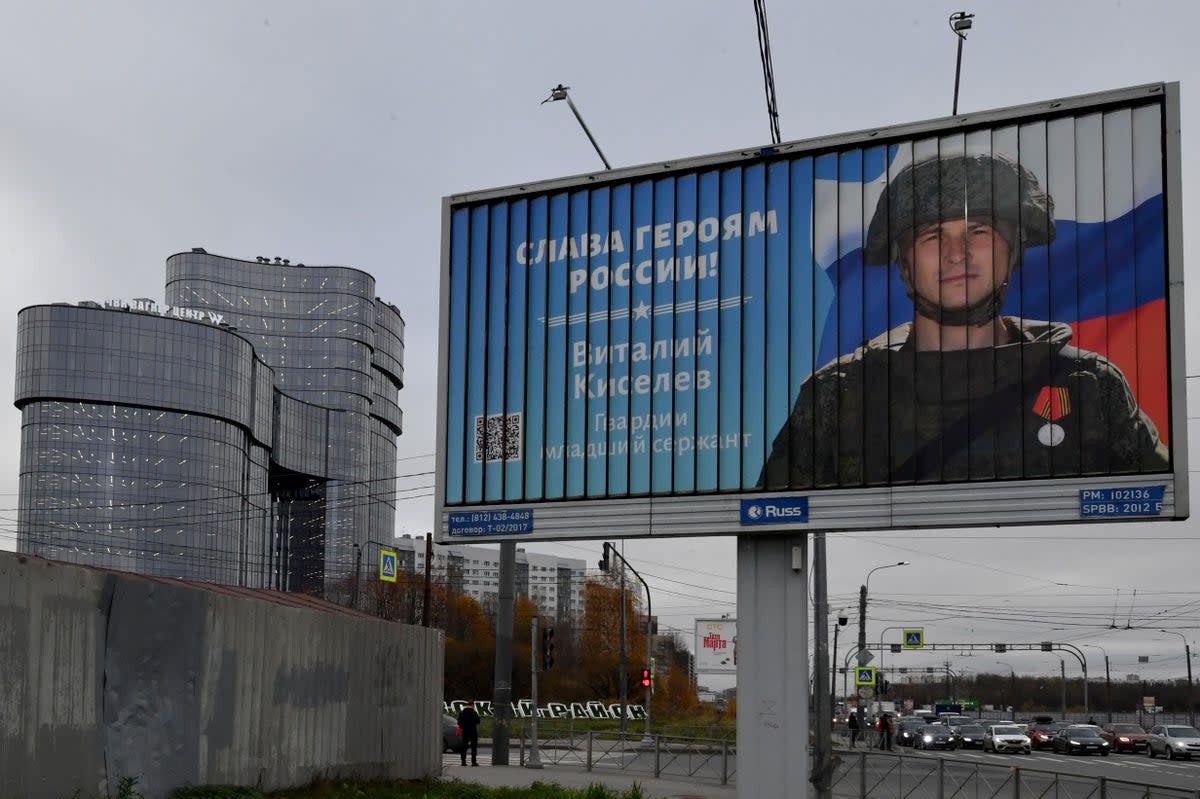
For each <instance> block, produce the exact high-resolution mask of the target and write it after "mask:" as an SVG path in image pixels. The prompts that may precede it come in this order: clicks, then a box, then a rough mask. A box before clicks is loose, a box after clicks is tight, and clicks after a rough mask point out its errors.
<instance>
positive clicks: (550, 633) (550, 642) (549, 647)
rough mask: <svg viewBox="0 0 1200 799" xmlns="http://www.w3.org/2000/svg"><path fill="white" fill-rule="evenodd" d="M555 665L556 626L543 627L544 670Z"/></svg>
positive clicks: (548, 669)
mask: <svg viewBox="0 0 1200 799" xmlns="http://www.w3.org/2000/svg"><path fill="white" fill-rule="evenodd" d="M553 665H554V628H553V627H543V628H542V671H550V668H551V667H552V666H553Z"/></svg>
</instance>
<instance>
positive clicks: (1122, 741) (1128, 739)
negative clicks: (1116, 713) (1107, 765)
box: [1100, 724, 1146, 752]
mask: <svg viewBox="0 0 1200 799" xmlns="http://www.w3.org/2000/svg"><path fill="white" fill-rule="evenodd" d="M1100 737H1101V738H1103V739H1104V740H1106V741H1108V745H1109V746H1111V747H1112V750H1113V751H1114V752H1145V751H1146V731H1145V730H1143V729H1142V728H1141V727H1140V726H1138V725H1137V724H1105V725H1104V726H1103V727H1101V728H1100Z"/></svg>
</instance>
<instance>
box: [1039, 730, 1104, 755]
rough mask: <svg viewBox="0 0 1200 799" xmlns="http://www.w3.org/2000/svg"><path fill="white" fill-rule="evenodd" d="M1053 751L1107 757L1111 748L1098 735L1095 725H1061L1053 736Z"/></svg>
mask: <svg viewBox="0 0 1200 799" xmlns="http://www.w3.org/2000/svg"><path fill="white" fill-rule="evenodd" d="M1053 747H1054V751H1055V752H1062V753H1064V754H1068V755H1074V754H1080V755H1104V756H1105V757H1108V752H1109V750H1110V749H1111V748H1112V747H1110V746H1109V744H1108V741H1106V740H1104V739H1103V738H1101V737H1100V730H1099V729H1098V728H1096V727H1091V726H1087V727H1063V728H1062V729H1061V730H1059V731H1058V734H1057V735H1055V736H1054V743H1053Z"/></svg>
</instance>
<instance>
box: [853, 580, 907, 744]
mask: <svg viewBox="0 0 1200 799" xmlns="http://www.w3.org/2000/svg"><path fill="white" fill-rule="evenodd" d="M908 564H909V561H907V560H902V561H900V562H899V563H887V564H884V565H883V566H876V567H875V568H874V569H871V570H870V571H869V572H867V579H865V580H863V584H862V586H861V587H860V588H859V589H858V663H859V665H860V666H865V665H866V664H867V663H868V662H869V661H870V656H869V655H868V653H867V587H868V586H869V585H870V584H871V575H872V574H874V573H875V572H877V571H879V570H880V569H894V568H896V567H897V566H907V565H908ZM855 715H856V716H858V728H859V729H860V730H864V729H866V727H865V726H864V725H865V723H866V714H864V713H863V702H862V700H861V699H860V700H859V702H858V710H857V711H856V713H855Z"/></svg>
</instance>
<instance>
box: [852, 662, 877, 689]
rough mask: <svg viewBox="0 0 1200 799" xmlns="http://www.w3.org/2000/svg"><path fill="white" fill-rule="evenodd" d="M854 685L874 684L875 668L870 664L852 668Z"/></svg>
mask: <svg viewBox="0 0 1200 799" xmlns="http://www.w3.org/2000/svg"><path fill="white" fill-rule="evenodd" d="M854 684H855V685H874V684H875V669H874V667H871V666H859V667H858V668H857V669H855V670H854Z"/></svg>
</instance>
